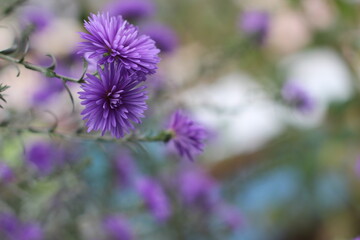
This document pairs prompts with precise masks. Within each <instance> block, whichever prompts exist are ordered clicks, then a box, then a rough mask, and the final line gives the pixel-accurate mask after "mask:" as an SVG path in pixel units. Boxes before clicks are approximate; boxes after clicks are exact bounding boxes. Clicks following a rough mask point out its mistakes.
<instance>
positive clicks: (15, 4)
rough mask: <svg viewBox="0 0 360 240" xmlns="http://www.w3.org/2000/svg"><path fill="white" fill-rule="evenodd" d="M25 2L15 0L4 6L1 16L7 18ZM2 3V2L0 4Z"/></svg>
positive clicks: (23, 0)
mask: <svg viewBox="0 0 360 240" xmlns="http://www.w3.org/2000/svg"><path fill="white" fill-rule="evenodd" d="M26 1H27V0H15V1H13V2H12V3H10V5H8V6H6V7H5V8H3V10H2V12H1V13H2V15H4V16H7V15H9V14H11V13H12V12H13V11H14V10H15V9H16V8H17V7H18V6H20V5H22V4H23V3H25V2H26ZM0 3H2V2H0Z"/></svg>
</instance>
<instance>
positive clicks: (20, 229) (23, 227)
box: [0, 214, 43, 240]
mask: <svg viewBox="0 0 360 240" xmlns="http://www.w3.org/2000/svg"><path fill="white" fill-rule="evenodd" d="M1 234H3V235H4V236H6V239H7V240H42V239H43V231H42V229H41V228H40V226H39V225H38V224H37V223H30V222H28V223H24V222H21V221H20V220H19V219H18V218H17V217H15V216H14V215H12V214H1V216H0V236H1Z"/></svg>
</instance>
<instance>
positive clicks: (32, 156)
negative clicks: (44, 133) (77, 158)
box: [25, 142, 64, 176]
mask: <svg viewBox="0 0 360 240" xmlns="http://www.w3.org/2000/svg"><path fill="white" fill-rule="evenodd" d="M25 155H26V156H25V158H26V163H27V164H28V165H30V166H31V167H33V168H34V169H35V170H36V171H37V172H38V173H39V174H40V175H43V176H44V175H48V174H50V173H51V172H52V171H53V170H54V168H55V167H57V166H59V165H60V164H62V163H63V161H64V159H63V157H64V152H63V151H62V150H61V149H59V148H57V147H56V146H55V145H53V144H51V143H48V142H35V143H33V144H32V145H30V146H29V147H28V148H27V151H26V153H25Z"/></svg>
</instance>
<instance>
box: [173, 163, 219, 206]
mask: <svg viewBox="0 0 360 240" xmlns="http://www.w3.org/2000/svg"><path fill="white" fill-rule="evenodd" d="M178 181H179V187H180V189H179V192H180V195H181V198H182V199H183V201H184V203H185V204H187V205H190V206H194V207H196V208H199V209H201V210H203V211H209V210H211V209H213V208H214V206H215V205H216V203H217V202H218V199H219V193H218V187H217V184H216V182H215V180H214V179H212V178H211V177H210V176H209V175H208V174H206V173H205V172H204V171H203V170H201V169H196V168H193V169H186V170H183V171H182V172H181V173H180V175H179V178H178Z"/></svg>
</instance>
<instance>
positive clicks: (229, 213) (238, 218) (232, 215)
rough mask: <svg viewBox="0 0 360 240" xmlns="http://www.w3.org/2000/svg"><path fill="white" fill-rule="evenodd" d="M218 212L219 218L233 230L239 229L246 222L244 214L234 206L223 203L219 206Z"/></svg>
mask: <svg viewBox="0 0 360 240" xmlns="http://www.w3.org/2000/svg"><path fill="white" fill-rule="evenodd" d="M217 213H218V214H217V215H218V216H219V218H221V219H222V221H223V222H224V223H225V224H226V225H227V226H228V227H229V228H231V229H233V230H235V229H238V228H239V227H241V226H243V224H244V219H243V216H242V215H241V214H240V213H239V211H238V210H237V209H236V208H235V207H233V206H229V205H225V204H222V205H221V206H220V207H218V210H217Z"/></svg>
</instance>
